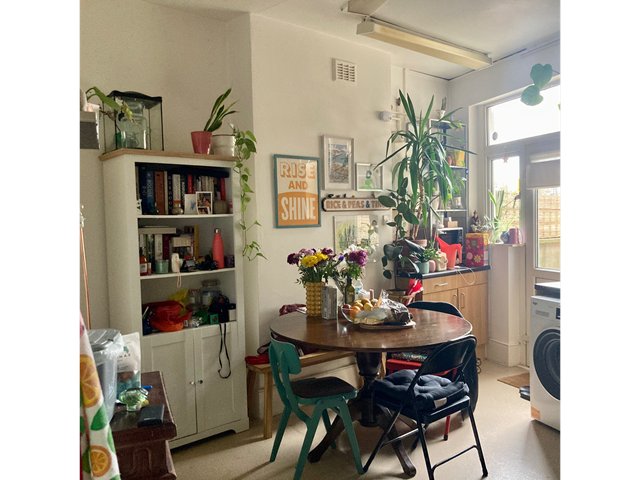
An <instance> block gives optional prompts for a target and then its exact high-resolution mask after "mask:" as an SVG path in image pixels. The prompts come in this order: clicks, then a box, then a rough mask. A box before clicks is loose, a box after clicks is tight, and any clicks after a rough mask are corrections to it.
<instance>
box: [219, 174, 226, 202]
mask: <svg viewBox="0 0 640 480" xmlns="http://www.w3.org/2000/svg"><path fill="white" fill-rule="evenodd" d="M225 183H227V182H226V179H224V178H221V179H220V200H226V199H227V192H226V188H225Z"/></svg>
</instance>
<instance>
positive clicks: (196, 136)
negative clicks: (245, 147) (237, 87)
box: [191, 89, 237, 156]
mask: <svg viewBox="0 0 640 480" xmlns="http://www.w3.org/2000/svg"><path fill="white" fill-rule="evenodd" d="M230 93H231V89H229V90H227V91H226V92H224V93H223V94H222V95H220V96H219V97H218V98H217V99H216V101H215V103H214V104H213V108H212V109H211V115H210V116H209V120H207V123H206V124H205V126H204V130H203V131H198V132H191V141H192V142H193V151H194V152H195V153H205V154H208V153H209V152H210V150H211V147H212V146H213V147H214V149H213V150H214V151H213V153H214V154H216V155H228V156H233V155H234V148H235V135H234V134H228V135H216V136H215V137H222V140H214V139H213V134H212V133H213V132H215V131H216V130H218V129H219V128H220V127H222V121H223V120H224V118H225V117H226V116H227V115H231V114H232V113H236V111H235V110H230V109H231V107H233V106H234V105H235V104H236V103H237V102H233V103H232V104H231V105H229V106H228V107H225V105H224V104H223V102H224V101H225V100H226V99H227V97H228V96H229V94H230ZM218 144H221V145H222V147H218ZM216 147H217V148H216Z"/></svg>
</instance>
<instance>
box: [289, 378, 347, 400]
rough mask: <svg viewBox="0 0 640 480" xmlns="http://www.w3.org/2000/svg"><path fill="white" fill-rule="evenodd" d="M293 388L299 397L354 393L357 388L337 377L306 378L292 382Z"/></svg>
mask: <svg viewBox="0 0 640 480" xmlns="http://www.w3.org/2000/svg"><path fill="white" fill-rule="evenodd" d="M291 390H293V393H294V394H295V395H297V396H298V397H302V398H318V397H330V396H333V395H345V394H348V393H353V392H355V391H356V389H355V388H354V387H353V386H352V385H351V384H350V383H347V382H345V381H344V380H342V379H340V378H337V377H322V378H305V379H303V380H296V381H295V382H291Z"/></svg>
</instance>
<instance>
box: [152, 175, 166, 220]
mask: <svg viewBox="0 0 640 480" xmlns="http://www.w3.org/2000/svg"><path fill="white" fill-rule="evenodd" d="M154 176H155V178H154V180H155V181H154V184H155V191H156V192H155V193H156V198H155V202H156V207H157V208H158V215H166V213H165V209H164V174H163V173H162V172H154Z"/></svg>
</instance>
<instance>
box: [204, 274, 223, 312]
mask: <svg viewBox="0 0 640 480" xmlns="http://www.w3.org/2000/svg"><path fill="white" fill-rule="evenodd" d="M218 285H220V280H216V279H213V280H203V281H202V308H205V309H206V308H209V305H211V302H212V301H213V299H214V298H217V297H219V296H220V295H221V293H220V288H218Z"/></svg>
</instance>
